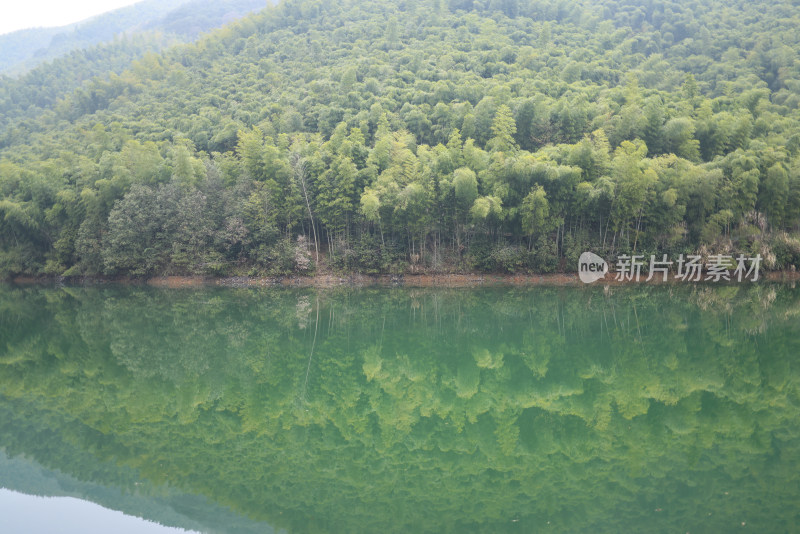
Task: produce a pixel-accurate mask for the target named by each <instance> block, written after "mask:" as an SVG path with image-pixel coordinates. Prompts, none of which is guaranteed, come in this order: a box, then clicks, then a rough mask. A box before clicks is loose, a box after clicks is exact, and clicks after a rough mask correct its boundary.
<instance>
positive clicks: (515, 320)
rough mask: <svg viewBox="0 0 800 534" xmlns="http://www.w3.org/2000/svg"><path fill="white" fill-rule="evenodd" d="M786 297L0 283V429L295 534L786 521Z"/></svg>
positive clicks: (790, 356) (799, 403)
mask: <svg viewBox="0 0 800 534" xmlns="http://www.w3.org/2000/svg"><path fill="white" fill-rule="evenodd" d="M798 314H800V294H798V292H797V291H796V290H793V289H791V288H788V287H784V286H768V285H758V286H697V287H685V286H677V287H643V286H638V287H630V288H615V289H613V290H612V291H610V292H604V291H603V290H602V288H535V289H530V290H521V289H483V290H447V291H444V290H436V291H434V290H401V289H397V290H394V289H392V290H388V289H374V290H373V289H365V290H358V291H350V290H337V291H322V292H315V291H312V290H270V291H265V292H255V291H244V290H241V291H240V290H214V289H209V290H201V291H161V290H152V289H144V288H100V289H98V288H94V289H75V288H65V289H42V288H26V289H19V288H17V289H15V288H9V287H5V288H2V289H0V324H2V325H3V326H2V329H0V414H1V415H2V417H0V447H3V448H4V449H5V450H6V451H7V452H8V454H9V455H11V456H14V455H19V454H25V455H26V457H29V458H34V459H35V460H37V461H38V462H40V463H41V464H42V465H44V466H46V467H48V468H51V469H59V470H61V471H64V472H66V473H69V474H70V475H71V476H74V477H76V478H77V479H80V480H93V481H96V482H98V483H101V484H103V485H105V486H107V487H112V486H113V487H116V488H122V489H123V490H125V491H136V488H137V486H135V484H137V483H139V484H141V483H142V481H144V482H145V483H146V485H147V487H148V488H152V489H150V490H148V491H151V492H152V493H153V495H154V496H157V493H158V491H162V490H159V488H170V491H179V492H183V493H185V494H187V495H194V496H202V497H203V498H204V499H208V500H209V501H210V502H212V503H214V505H215V506H218V507H220V509H226V510H227V509H229V510H232V511H233V512H235V513H236V514H238V516H239V518H240V520H241V521H242V522H245V523H247V522H249V523H247V525H251V526H252V525H254V524H259V525H265V524H268V525H272V526H275V527H278V528H285V529H287V530H288V531H290V532H375V531H386V532H409V531H410V532H469V531H475V532H500V531H509V532H517V531H520V532H522V531H524V532H530V531H538V530H540V529H547V530H546V531H552V532H578V531H586V532H623V531H643V530H645V531H648V532H677V531H680V532H687V531H691V532H693V533H697V532H720V531H730V530H732V529H735V528H741V527H742V523H745V524H746V526H747V527H748V528H752V529H755V530H757V531H759V532H792V531H796V530H797V529H798V522H800V521H798V519H799V518H798V512H797V508H796V503H797V502H800V483H798V478H797V477H796V475H795V473H796V472H797V469H798V467H800V449H799V448H798V443H800V442H799V441H798V437H800V436H798V428H799V427H798V422H800V417H799V416H800V398H798V392H799V391H800V369H798V360H797V359H798V354H800V350H798V349H800V338H798V324H799V323H798V320H797V319H798ZM97 465H103V466H105V467H104V468H103V469H102V470H100V471H101V472H100V473H97V469H96V466H97ZM193 517H194V520H196V521H200V522H202V521H206V518H204V517H202V514H201V515H200V516H193ZM225 528H226V527H222V529H221V530H220V531H225ZM230 528H233V527H232V526H231V527H230ZM241 528H244V527H241ZM248 528H249V527H248ZM228 531H231V532H232V531H233V530H230V529H229V530H228Z"/></svg>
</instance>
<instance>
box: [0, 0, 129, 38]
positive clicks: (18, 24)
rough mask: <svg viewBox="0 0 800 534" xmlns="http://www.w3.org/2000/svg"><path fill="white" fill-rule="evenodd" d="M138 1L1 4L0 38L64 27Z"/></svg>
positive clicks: (8, 0) (17, 0) (0, 0)
mask: <svg viewBox="0 0 800 534" xmlns="http://www.w3.org/2000/svg"><path fill="white" fill-rule="evenodd" d="M138 1H140V0H72V1H70V2H65V1H64V0H0V34H4V33H8V32H13V31H15V30H22V29H25V28H35V27H42V26H44V27H48V26H63V25H65V24H72V23H73V22H78V21H80V20H83V19H86V18H89V17H91V16H92V15H99V14H100V13H105V12H106V11H111V10H113V9H117V8H119V7H123V6H129V5H131V4H135V3H136V2H138Z"/></svg>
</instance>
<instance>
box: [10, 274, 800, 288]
mask: <svg viewBox="0 0 800 534" xmlns="http://www.w3.org/2000/svg"><path fill="white" fill-rule="evenodd" d="M644 278H645V277H644V276H643V277H642V279H641V280H640V281H639V282H635V281H624V282H623V281H617V280H614V276H613V274H608V275H606V278H605V279H603V280H598V281H597V282H594V284H592V285H630V284H644V283H649V284H661V283H665V282H662V281H661V278H660V277H657V279H654V280H653V281H651V282H645V281H644ZM760 278H761V280H768V281H771V282H789V283H794V282H796V281H798V280H800V272H792V271H775V272H765V273H761V275H760ZM12 282H13V283H15V284H19V285H28V284H68V285H96V284H105V283H121V284H143V285H150V286H154V287H163V288H187V287H209V286H221V287H275V286H283V287H320V288H329V287H369V286H379V287H380V286H382V287H397V286H401V287H478V286H520V287H526V286H583V285H584V284H583V283H582V282H581V281H580V279H579V278H578V275H577V274H576V273H556V274H539V275H537V274H484V273H473V274H405V275H390V274H385V275H364V274H331V273H324V274H317V275H314V276H275V277H244V276H240V277H228V278H214V277H203V276H159V277H154V278H150V279H131V278H99V277H97V278H96V277H91V278H86V277H83V278H52V277H51V278H35V277H17V278H14V279H12ZM666 283H670V284H694V283H703V282H685V281H681V280H676V279H674V278H672V279H670V280H669V281H668V282H666ZM705 283H707V284H713V282H705ZM734 283H735V282H734ZM742 283H751V282H749V281H748V282H742Z"/></svg>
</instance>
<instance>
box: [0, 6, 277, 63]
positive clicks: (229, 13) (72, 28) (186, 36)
mask: <svg viewBox="0 0 800 534" xmlns="http://www.w3.org/2000/svg"><path fill="white" fill-rule="evenodd" d="M265 5H266V2H265V0H220V1H212V0H145V1H143V2H139V3H137V4H134V5H132V6H128V7H124V8H120V9H116V10H114V11H109V12H108V13H103V14H102V15H98V16H96V17H92V18H90V19H87V20H86V21H83V22H78V23H75V24H70V25H68V26H62V27H59V28H34V29H27V30H20V31H17V32H13V33H9V34H6V35H1V36H0V73H5V74H10V75H19V74H22V73H24V72H26V71H28V70H30V69H31V68H33V67H35V66H36V65H38V64H40V63H42V62H44V61H49V60H52V59H55V58H57V57H60V56H63V55H65V54H67V53H69V52H71V51H73V50H77V49H81V48H86V47H90V46H93V45H97V44H100V43H104V42H108V41H111V40H112V39H113V38H114V37H115V36H117V35H120V34H123V33H124V34H132V33H138V32H143V31H151V32H162V33H166V34H170V35H174V36H176V37H178V38H180V40H183V41H188V40H192V39H195V38H196V37H197V36H198V35H199V34H200V33H202V32H204V31H208V30H210V29H213V28H216V27H219V26H222V25H223V24H225V23H228V22H230V21H231V20H234V19H236V18H239V17H241V16H243V15H246V14H247V13H250V12H251V11H255V10H257V9H260V8H262V7H265Z"/></svg>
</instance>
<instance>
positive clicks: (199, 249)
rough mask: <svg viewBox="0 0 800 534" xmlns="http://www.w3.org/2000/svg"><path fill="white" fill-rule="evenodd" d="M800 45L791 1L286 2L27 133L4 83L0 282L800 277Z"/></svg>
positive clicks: (61, 107)
mask: <svg viewBox="0 0 800 534" xmlns="http://www.w3.org/2000/svg"><path fill="white" fill-rule="evenodd" d="M799 25H800V11H798V6H797V4H796V2H794V1H764V2H745V1H744V0H734V1H732V2H730V1H729V2H722V1H721V0H710V1H705V2H699V1H677V2H671V1H659V0H656V1H640V0H632V1H625V0H621V1H617V0H592V1H580V0H562V1H560V2H555V3H554V2H549V1H548V2H546V1H537V0H519V1H516V0H501V1H497V0H489V1H486V2H479V1H474V2H473V1H450V2H446V1H442V0H430V1H428V0H418V1H413V0H409V1H405V2H402V1H401V2H389V1H383V0H374V1H368V0H357V1H356V0H352V1H350V0H345V1H342V2H337V3H329V2H320V1H314V0H288V1H284V2H281V3H280V5H278V6H277V7H273V8H267V9H266V10H264V11H262V12H260V13H259V14H257V15H253V16H250V17H248V18H246V19H243V20H242V21H241V22H237V23H234V24H232V25H230V26H227V27H226V28H224V29H222V30H220V31H218V32H216V33H215V34H213V35H211V36H210V37H207V38H204V39H202V40H201V41H199V42H198V43H197V44H194V45H183V46H178V47H174V48H171V49H169V50H168V51H167V52H165V53H162V54H160V55H156V54H148V55H145V56H144V57H143V58H142V59H140V60H139V61H137V62H135V63H134V64H133V65H132V67H131V68H130V69H128V70H126V71H125V72H123V73H122V74H120V75H110V76H108V77H105V78H98V79H97V80H95V81H94V82H92V83H90V84H88V85H86V84H85V85H83V86H82V87H80V88H78V89H77V90H75V91H74V92H73V93H70V94H67V95H65V96H64V97H63V98H60V99H58V100H57V102H55V103H54V104H52V105H50V104H46V105H44V106H42V107H37V108H36V109H35V111H34V112H28V113H26V114H21V113H20V111H19V108H20V105H19V103H18V101H17V100H16V99H15V98H14V97H13V96H12V92H11V90H10V89H9V88H10V87H12V85H10V84H9V83H4V84H3V86H2V87H0V272H2V273H4V274H6V275H15V274H31V275H43V274H51V275H111V276H114V275H133V276H151V275H161V274H191V273H197V274H217V275H223V274H251V275H256V274H264V273H285V272H292V271H295V272H309V271H313V270H314V269H315V268H316V267H317V265H318V258H319V261H323V262H324V264H325V265H326V266H327V267H330V268H334V269H346V270H357V271H362V272H398V271H406V270H410V271H415V272H419V271H432V270H437V271H452V270H473V271H475V270H477V271H507V272H519V271H532V272H552V271H557V270H572V269H574V268H575V265H576V263H577V257H578V255H579V254H580V253H581V252H583V251H584V250H593V251H595V252H597V253H600V254H601V255H606V256H613V255H617V254H621V253H631V252H635V253H637V254H646V255H649V254H652V253H659V254H662V253H666V254H671V255H676V254H679V253H690V252H700V253H704V254H707V253H712V252H716V253H738V252H742V253H748V254H755V253H761V254H762V255H763V256H764V258H765V263H766V265H767V266H768V267H771V268H789V267H791V266H793V265H794V266H796V265H800V240H798V230H799V229H800V110H798V107H799V106H800V60H798V50H800V32H797V27H798V26H799ZM30 83H31V91H33V90H34V89H33V87H34V86H35V81H33V80H30ZM41 83H42V86H43V87H46V86H47V84H48V81H47V80H46V79H43V80H41ZM45 90H46V89H45Z"/></svg>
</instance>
